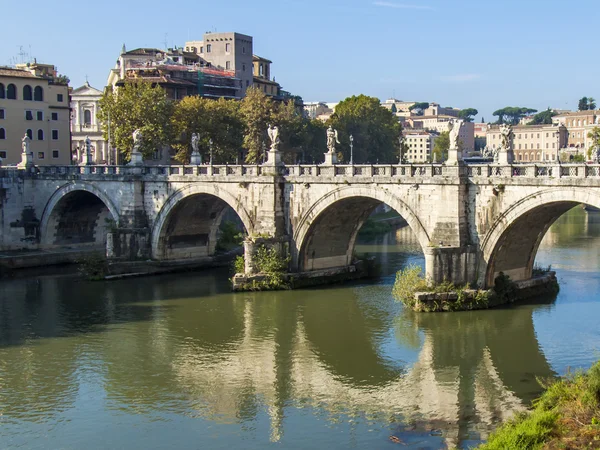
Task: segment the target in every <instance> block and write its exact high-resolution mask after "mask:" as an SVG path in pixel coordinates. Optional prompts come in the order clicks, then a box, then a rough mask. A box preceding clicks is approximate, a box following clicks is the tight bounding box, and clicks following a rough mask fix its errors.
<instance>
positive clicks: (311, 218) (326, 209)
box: [293, 186, 430, 271]
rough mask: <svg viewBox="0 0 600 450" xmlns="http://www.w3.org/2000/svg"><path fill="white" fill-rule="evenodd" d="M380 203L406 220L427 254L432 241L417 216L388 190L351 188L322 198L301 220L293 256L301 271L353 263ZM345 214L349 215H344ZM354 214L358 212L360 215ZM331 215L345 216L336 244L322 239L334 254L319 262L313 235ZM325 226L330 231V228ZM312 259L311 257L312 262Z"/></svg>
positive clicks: (336, 190) (324, 237) (335, 237)
mask: <svg viewBox="0 0 600 450" xmlns="http://www.w3.org/2000/svg"><path fill="white" fill-rule="evenodd" d="M381 203H385V204H387V205H388V206H390V207H391V208H392V209H394V210H395V211H396V212H398V214H400V215H401V216H402V217H403V218H404V220H406V222H407V223H408V225H409V227H410V228H411V230H412V231H413V232H414V233H415V235H416V236H417V239H418V241H419V243H420V244H421V248H422V249H423V252H424V253H425V249H426V248H427V246H428V245H429V241H430V238H429V235H428V233H427V231H426V230H425V228H424V226H423V224H422V223H421V221H420V220H419V218H418V216H417V215H416V214H415V213H414V212H413V211H412V210H411V208H410V207H409V206H408V205H407V204H406V203H404V202H403V201H402V200H400V199H399V198H398V197H397V196H395V195H393V194H391V193H390V192H389V191H388V190H386V189H382V188H380V187H363V186H348V187H341V188H338V189H335V190H333V191H331V192H329V193H327V194H326V195H324V196H323V197H321V198H320V199H319V200H317V201H316V202H315V203H314V204H313V205H312V207H311V208H310V209H309V210H308V211H307V212H306V213H305V214H304V215H303V216H302V217H301V218H300V220H299V221H298V223H297V226H296V227H295V230H294V235H293V240H294V243H295V249H294V250H295V252H294V254H293V257H294V264H295V265H296V266H297V268H298V270H300V271H305V270H318V269H323V268H331V267H339V266H345V265H348V264H350V263H351V258H352V251H353V249H354V243H355V240H356V235H357V234H358V231H359V230H360V227H361V226H362V224H363V222H364V220H366V218H367V217H368V216H369V215H370V214H371V212H372V211H373V210H374V209H375V208H376V207H377V206H378V205H380V204H381ZM336 209H337V212H336ZM343 211H346V212H347V213H349V214H345V213H343ZM354 211H358V214H356V213H355V212H354ZM331 214H337V215H339V214H342V215H343V217H342V216H339V220H338V221H337V224H336V225H339V229H338V230H336V231H337V232H338V234H334V235H333V236H331V238H333V239H334V240H335V241H336V242H334V240H332V239H330V238H328V237H327V236H323V237H321V238H320V239H321V240H323V239H324V240H325V241H324V242H327V247H329V251H330V252H331V253H333V255H325V256H321V257H320V258H316V259H320V261H318V262H317V261H316V259H315V257H314V256H312V253H313V251H312V250H311V246H312V247H313V248H314V249H315V250H316V248H317V247H319V243H317V242H314V243H313V242H312V239H313V236H315V235H317V233H315V231H316V230H318V228H319V227H320V226H321V225H322V224H321V223H320V222H321V221H323V220H325V218H326V216H328V215H329V216H331ZM331 225H333V224H331ZM325 227H326V228H330V227H328V226H327V225H325ZM324 229H325V228H324ZM313 244H314V245H313ZM335 247H339V248H335ZM309 254H310V255H309ZM309 256H311V257H310V259H309ZM310 260H312V261H310Z"/></svg>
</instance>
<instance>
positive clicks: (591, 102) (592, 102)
mask: <svg viewBox="0 0 600 450" xmlns="http://www.w3.org/2000/svg"><path fill="white" fill-rule="evenodd" d="M588 109H590V110H594V109H596V99H595V98H593V97H588Z"/></svg>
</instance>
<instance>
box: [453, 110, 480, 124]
mask: <svg viewBox="0 0 600 450" xmlns="http://www.w3.org/2000/svg"><path fill="white" fill-rule="evenodd" d="M477 113H479V111H477V110H476V109H475V108H465V109H462V110H460V111H459V113H458V118H459V119H462V120H464V121H465V122H473V117H474V116H476V115H477Z"/></svg>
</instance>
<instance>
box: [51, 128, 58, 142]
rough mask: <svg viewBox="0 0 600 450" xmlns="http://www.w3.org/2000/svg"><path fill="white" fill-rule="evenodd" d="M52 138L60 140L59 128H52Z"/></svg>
mask: <svg viewBox="0 0 600 450" xmlns="http://www.w3.org/2000/svg"><path fill="white" fill-rule="evenodd" d="M52 140H53V141H58V130H52Z"/></svg>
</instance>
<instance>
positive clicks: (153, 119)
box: [98, 81, 173, 160]
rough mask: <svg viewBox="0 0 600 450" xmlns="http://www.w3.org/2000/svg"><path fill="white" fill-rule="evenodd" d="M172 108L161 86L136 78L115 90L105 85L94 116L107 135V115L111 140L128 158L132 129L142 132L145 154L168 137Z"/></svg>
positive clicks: (168, 138) (168, 140)
mask: <svg viewBox="0 0 600 450" xmlns="http://www.w3.org/2000/svg"><path fill="white" fill-rule="evenodd" d="M172 110H173V104H172V102H171V101H170V100H169V99H168V98H167V94H166V92H165V91H164V89H162V88H161V87H160V86H152V84H151V83H148V82H144V81H139V82H136V83H126V84H125V85H124V86H123V87H120V88H118V89H116V90H113V89H112V88H111V87H108V88H107V89H106V90H105V91H104V94H103V95H102V98H101V99H100V102H99V110H98V119H99V120H100V121H101V123H102V131H103V133H104V138H105V139H108V126H109V117H110V130H111V142H112V144H113V145H114V146H115V147H116V148H117V150H118V151H119V152H120V153H121V154H122V155H123V156H124V158H125V160H129V159H130V157H131V149H132V148H133V137H132V134H133V132H134V131H135V130H136V129H139V130H141V132H142V136H143V138H142V144H141V147H140V150H141V152H142V154H143V155H144V156H145V157H149V156H150V155H152V154H153V153H154V152H155V151H156V150H157V149H159V148H162V146H163V145H165V144H168V143H169V142H170V141H171V129H170V126H169V125H170V117H171V112H172Z"/></svg>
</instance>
